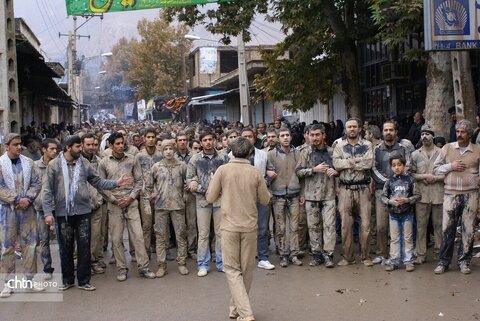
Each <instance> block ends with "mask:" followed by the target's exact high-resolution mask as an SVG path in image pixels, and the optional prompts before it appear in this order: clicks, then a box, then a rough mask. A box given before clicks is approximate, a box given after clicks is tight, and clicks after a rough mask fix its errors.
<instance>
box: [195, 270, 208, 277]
mask: <svg viewBox="0 0 480 321" xmlns="http://www.w3.org/2000/svg"><path fill="white" fill-rule="evenodd" d="M207 274H208V271H207V269H200V270H198V272H197V276H199V277H203V276H206V275H207Z"/></svg>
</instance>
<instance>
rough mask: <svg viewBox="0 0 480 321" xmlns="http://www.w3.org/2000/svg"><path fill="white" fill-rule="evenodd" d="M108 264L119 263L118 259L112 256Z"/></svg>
mask: <svg viewBox="0 0 480 321" xmlns="http://www.w3.org/2000/svg"><path fill="white" fill-rule="evenodd" d="M108 264H117V260H115V256H112V257H111V258H110V261H108Z"/></svg>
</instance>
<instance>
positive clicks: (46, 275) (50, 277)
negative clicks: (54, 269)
mask: <svg viewBox="0 0 480 321" xmlns="http://www.w3.org/2000/svg"><path fill="white" fill-rule="evenodd" d="M52 278H53V273H45V276H44V277H43V279H44V280H46V281H48V280H51V279H52Z"/></svg>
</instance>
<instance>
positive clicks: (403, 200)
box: [397, 197, 410, 205]
mask: <svg viewBox="0 0 480 321" xmlns="http://www.w3.org/2000/svg"><path fill="white" fill-rule="evenodd" d="M397 202H398V203H400V205H403V204H409V203H410V200H409V199H408V198H406V197H400V198H397Z"/></svg>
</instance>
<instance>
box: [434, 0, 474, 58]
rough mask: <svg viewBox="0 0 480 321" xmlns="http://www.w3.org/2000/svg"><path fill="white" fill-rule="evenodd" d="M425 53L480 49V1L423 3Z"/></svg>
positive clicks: (436, 0) (463, 0)
mask: <svg viewBox="0 0 480 321" xmlns="http://www.w3.org/2000/svg"><path fill="white" fill-rule="evenodd" d="M424 16H425V49H426V50H467V49H480V0H424Z"/></svg>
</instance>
